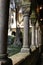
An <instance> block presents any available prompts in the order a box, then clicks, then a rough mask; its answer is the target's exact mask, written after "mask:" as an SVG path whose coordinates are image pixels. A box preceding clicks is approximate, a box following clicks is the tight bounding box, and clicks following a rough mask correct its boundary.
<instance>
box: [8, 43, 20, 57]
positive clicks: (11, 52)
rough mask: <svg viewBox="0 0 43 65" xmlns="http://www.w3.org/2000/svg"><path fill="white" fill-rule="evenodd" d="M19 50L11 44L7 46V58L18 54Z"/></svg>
mask: <svg viewBox="0 0 43 65" xmlns="http://www.w3.org/2000/svg"><path fill="white" fill-rule="evenodd" d="M20 50H21V48H20V47H15V46H14V45H13V44H12V45H8V48H7V53H8V56H12V55H14V54H16V53H18V52H20Z"/></svg>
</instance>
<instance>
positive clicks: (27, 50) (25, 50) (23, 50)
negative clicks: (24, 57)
mask: <svg viewBox="0 0 43 65" xmlns="http://www.w3.org/2000/svg"><path fill="white" fill-rule="evenodd" d="M21 53H29V54H30V49H29V48H22V49H21Z"/></svg>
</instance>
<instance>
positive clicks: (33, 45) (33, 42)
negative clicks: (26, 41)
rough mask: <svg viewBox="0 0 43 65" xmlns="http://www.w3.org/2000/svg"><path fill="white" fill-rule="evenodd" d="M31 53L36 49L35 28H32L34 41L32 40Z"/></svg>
mask: <svg viewBox="0 0 43 65" xmlns="http://www.w3.org/2000/svg"><path fill="white" fill-rule="evenodd" d="M30 48H31V51H34V50H35V49H36V47H35V26H34V25H33V26H32V39H31V46H30Z"/></svg>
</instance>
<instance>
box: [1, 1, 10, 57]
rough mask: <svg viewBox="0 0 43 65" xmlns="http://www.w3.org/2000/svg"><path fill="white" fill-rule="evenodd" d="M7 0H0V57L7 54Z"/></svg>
mask: <svg viewBox="0 0 43 65" xmlns="http://www.w3.org/2000/svg"><path fill="white" fill-rule="evenodd" d="M8 12H9V0H6V1H5V0H0V57H2V58H3V57H4V56H6V54H7V52H6V51H7V31H8Z"/></svg>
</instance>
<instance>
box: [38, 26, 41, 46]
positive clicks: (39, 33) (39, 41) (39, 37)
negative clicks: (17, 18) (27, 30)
mask: <svg viewBox="0 0 43 65" xmlns="http://www.w3.org/2000/svg"><path fill="white" fill-rule="evenodd" d="M38 45H39V46H40V45H41V30H40V27H39V28H38Z"/></svg>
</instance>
